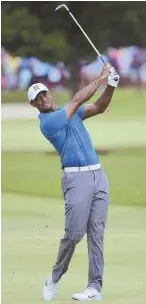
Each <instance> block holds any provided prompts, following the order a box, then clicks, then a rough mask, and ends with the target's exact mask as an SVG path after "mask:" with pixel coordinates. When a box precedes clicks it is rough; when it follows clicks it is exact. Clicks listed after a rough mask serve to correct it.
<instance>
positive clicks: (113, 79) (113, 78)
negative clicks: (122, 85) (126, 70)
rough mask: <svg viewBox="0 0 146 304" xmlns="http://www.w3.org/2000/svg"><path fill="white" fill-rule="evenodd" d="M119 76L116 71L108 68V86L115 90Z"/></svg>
mask: <svg viewBox="0 0 146 304" xmlns="http://www.w3.org/2000/svg"><path fill="white" fill-rule="evenodd" d="M119 79H120V76H119V75H118V73H117V72H116V70H115V69H114V68H113V67H111V68H110V75H109V76H108V85H109V86H111V87H115V88H117V86H118V83H119Z"/></svg>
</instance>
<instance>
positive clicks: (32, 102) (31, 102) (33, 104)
mask: <svg viewBox="0 0 146 304" xmlns="http://www.w3.org/2000/svg"><path fill="white" fill-rule="evenodd" d="M30 104H31V106H33V107H34V108H35V103H34V101H33V100H31V101H30Z"/></svg>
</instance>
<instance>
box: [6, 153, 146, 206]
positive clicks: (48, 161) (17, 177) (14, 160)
mask: <svg viewBox="0 0 146 304" xmlns="http://www.w3.org/2000/svg"><path fill="white" fill-rule="evenodd" d="M100 162H101V164H102V166H103V168H104V171H105V173H106V174H107V177H108V180H109V185H110V196H111V202H112V203H113V204H125V205H131V204H132V205H145V204H146V187H145V172H146V149H137V150H128V151H127V150H125V151H124V150H123V151H118V152H117V153H114V154H109V155H105V156H103V155H101V156H100ZM60 179H61V169H60V160H59V157H58V156H57V155H50V154H49V153H40V154H39V153H11V152H4V153H2V191H4V192H13V193H20V194H24V195H32V196H40V197H43V196H47V197H49V196H51V197H61V195H62V194H61V186H60Z"/></svg>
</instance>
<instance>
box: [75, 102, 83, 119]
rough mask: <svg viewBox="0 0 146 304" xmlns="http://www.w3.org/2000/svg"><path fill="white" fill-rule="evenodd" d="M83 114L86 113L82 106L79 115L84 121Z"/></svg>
mask: <svg viewBox="0 0 146 304" xmlns="http://www.w3.org/2000/svg"><path fill="white" fill-rule="evenodd" d="M83 113H84V106H83V105H82V106H80V107H79V108H78V111H77V114H78V115H79V116H80V118H81V119H83Z"/></svg>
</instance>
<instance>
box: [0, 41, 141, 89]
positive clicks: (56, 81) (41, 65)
mask: <svg viewBox="0 0 146 304" xmlns="http://www.w3.org/2000/svg"><path fill="white" fill-rule="evenodd" d="M103 57H104V59H105V60H107V61H108V62H110V63H111V64H112V65H113V66H114V67H115V69H116V70H117V71H118V72H119V73H120V76H121V81H120V84H121V86H127V85H138V86H146V48H138V47H136V46H129V47H125V48H119V49H115V48H112V47H109V48H108V49H107V50H106V52H105V54H104V55H103ZM102 66H103V63H102V61H101V60H100V58H99V57H97V58H96V60H95V61H93V62H90V63H87V62H86V63H85V61H82V63H81V64H80V69H79V78H80V87H83V86H85V85H87V84H88V83H89V82H90V81H92V80H94V79H95V78H96V77H98V76H99V74H100V72H101V69H102ZM70 78H71V74H70V72H69V70H68V69H67V67H66V66H65V64H64V63H63V62H58V63H56V65H52V64H50V63H49V62H41V61H40V60H39V59H37V58H36V57H30V58H28V57H24V58H20V57H14V56H11V55H10V54H9V53H8V52H7V51H6V50H5V48H4V47H1V89H2V90H5V91H8V90H25V89H27V87H28V86H29V85H30V84H32V83H34V82H38V81H41V82H44V83H45V84H46V85H48V87H50V88H52V87H57V86H58V87H61V86H62V87H67V82H68V80H70Z"/></svg>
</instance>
